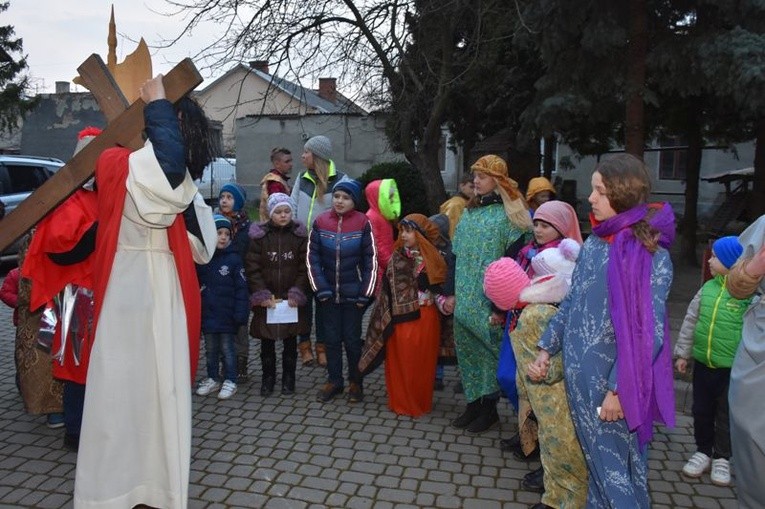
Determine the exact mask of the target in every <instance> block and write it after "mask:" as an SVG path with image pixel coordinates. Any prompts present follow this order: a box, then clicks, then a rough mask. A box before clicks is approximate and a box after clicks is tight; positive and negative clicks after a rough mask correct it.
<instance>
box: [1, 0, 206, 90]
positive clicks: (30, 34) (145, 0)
mask: <svg viewBox="0 0 765 509" xmlns="http://www.w3.org/2000/svg"><path fill="white" fill-rule="evenodd" d="M112 4H113V5H114V16H115V20H116V24H117V60H118V61H120V62H121V61H122V59H123V58H124V57H125V55H127V54H129V53H131V52H132V51H133V50H135V47H136V44H137V41H138V40H139V39H140V38H141V37H143V38H144V39H145V40H146V43H147V44H148V45H149V49H150V51H151V53H152V64H153V68H154V74H157V73H158V72H164V73H166V72H167V71H168V70H170V69H171V68H172V67H173V65H175V64H176V63H177V62H179V61H180V60H182V59H183V58H185V57H187V56H190V57H193V56H194V55H195V54H196V53H197V52H198V51H199V50H201V49H202V48H204V47H205V45H207V44H209V43H210V42H212V41H213V40H214V37H215V34H214V31H213V30H212V29H207V30H205V29H198V30H197V31H196V32H195V33H194V36H193V37H186V38H185V39H183V40H182V41H180V42H179V43H177V44H176V45H175V46H174V47H172V48H169V49H158V48H156V47H155V46H158V45H160V44H161V42H162V40H163V39H169V38H172V37H175V36H177V35H178V33H179V32H180V27H182V26H184V25H185V22H184V20H183V18H182V17H172V18H171V17H166V16H163V15H161V14H157V13H156V12H152V10H151V9H154V11H157V10H161V11H164V12H167V9H168V8H167V6H166V4H165V3H164V2H163V1H162V0H113V1H107V0H74V1H71V0H70V1H66V0H64V1H62V0H10V7H9V8H8V10H7V11H5V12H3V13H2V14H0V16H2V19H0V25H12V26H13V27H14V29H15V32H16V34H15V35H16V37H21V38H22V39H23V42H24V53H25V54H26V55H27V64H28V65H29V74H30V76H31V78H32V83H33V92H40V93H42V92H53V91H54V90H55V82H56V81H71V80H72V78H74V77H75V76H76V74H77V67H78V66H79V65H80V64H81V63H82V62H83V61H84V60H85V59H86V58H87V57H88V56H89V55H90V54H91V53H98V54H99V55H101V57H102V58H103V59H104V61H106V54H107V50H108V46H107V42H106V38H107V35H108V29H109V14H110V8H111V5H112ZM198 67H200V71H201V72H202V75H203V76H204V77H205V78H207V79H206V81H205V84H207V83H209V82H210V81H211V80H210V79H209V78H210V76H209V73H206V72H205V70H204V69H202V68H201V65H198ZM202 86H204V84H203V85H202ZM71 87H72V90H80V91H82V90H84V89H82V88H81V87H77V86H76V85H74V84H71Z"/></svg>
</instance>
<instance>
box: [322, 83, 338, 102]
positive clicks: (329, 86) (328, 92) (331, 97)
mask: <svg viewBox="0 0 765 509" xmlns="http://www.w3.org/2000/svg"><path fill="white" fill-rule="evenodd" d="M319 97H321V98H322V99H326V100H327V101H329V102H331V103H333V104H334V103H336V102H337V79H336V78H319Z"/></svg>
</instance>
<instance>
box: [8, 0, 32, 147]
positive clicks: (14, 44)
mask: <svg viewBox="0 0 765 509" xmlns="http://www.w3.org/2000/svg"><path fill="white" fill-rule="evenodd" d="M8 5H9V2H0V14H2V13H3V12H5V11H6V10H7V9H8ZM14 35H15V32H14V30H13V27H12V26H10V25H4V26H0V89H1V90H0V132H9V131H12V130H13V129H14V128H16V127H17V125H18V120H19V119H20V118H21V117H23V115H24V113H26V112H27V111H28V110H29V109H31V108H32V107H33V106H34V101H33V100H31V99H29V98H27V95H26V94H27V89H28V87H29V78H28V76H26V75H24V74H23V71H24V70H25V69H26V68H27V61H26V58H25V57H24V56H23V55H21V52H22V40H21V39H17V38H14Z"/></svg>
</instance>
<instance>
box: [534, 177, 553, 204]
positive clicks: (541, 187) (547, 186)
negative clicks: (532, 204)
mask: <svg viewBox="0 0 765 509" xmlns="http://www.w3.org/2000/svg"><path fill="white" fill-rule="evenodd" d="M542 191H550V192H551V193H552V194H553V196H555V195H556V194H557V193H556V192H555V187H553V185H552V182H550V181H549V180H548V179H546V178H545V177H534V178H533V179H531V180H529V185H528V189H527V190H526V201H531V199H532V198H534V196H535V195H537V194H539V193H541V192H542Z"/></svg>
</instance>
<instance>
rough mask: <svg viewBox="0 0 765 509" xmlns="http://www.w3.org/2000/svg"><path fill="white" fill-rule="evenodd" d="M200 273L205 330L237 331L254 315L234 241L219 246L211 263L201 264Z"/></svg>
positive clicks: (198, 272) (240, 259) (203, 327)
mask: <svg viewBox="0 0 765 509" xmlns="http://www.w3.org/2000/svg"><path fill="white" fill-rule="evenodd" d="M197 274H198V276H199V285H200V287H201V288H202V332H204V333H216V332H228V333H232V334H233V333H236V331H237V328H238V327H239V326H240V325H245V324H246V323H247V319H248V318H249V316H250V293H249V290H248V289H247V280H246V279H245V276H244V266H243V264H242V257H241V256H239V253H237V251H236V247H235V246H234V244H233V243H231V244H229V246H228V247H227V248H226V249H216V250H215V254H214V255H213V258H212V260H210V263H208V264H206V265H197Z"/></svg>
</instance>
